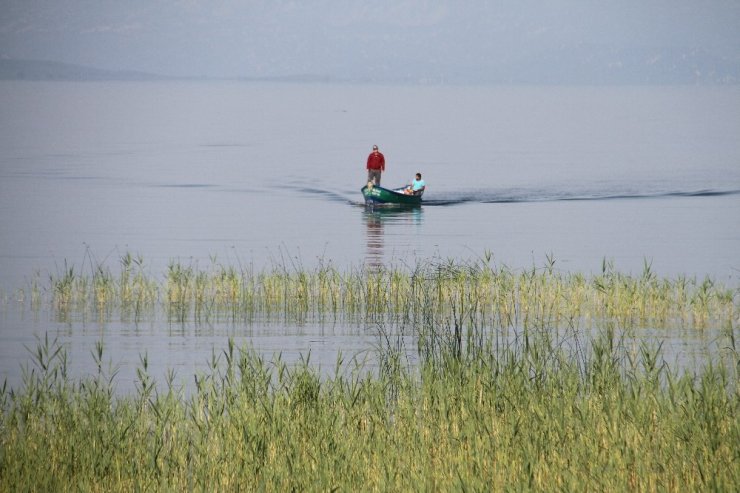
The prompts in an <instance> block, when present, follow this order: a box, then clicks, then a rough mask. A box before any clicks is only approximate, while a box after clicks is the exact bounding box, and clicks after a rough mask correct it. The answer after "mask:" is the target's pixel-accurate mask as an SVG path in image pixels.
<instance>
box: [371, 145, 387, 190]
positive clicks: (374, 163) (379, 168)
mask: <svg viewBox="0 0 740 493" xmlns="http://www.w3.org/2000/svg"><path fill="white" fill-rule="evenodd" d="M383 171H385V156H383V154H381V153H380V151H379V150H378V146H376V145H374V146H373V152H371V153H370V155H369V156H368V157H367V181H369V182H370V181H371V182H373V184H375V185H380V174H381V173H382V172H383Z"/></svg>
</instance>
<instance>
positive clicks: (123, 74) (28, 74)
mask: <svg viewBox="0 0 740 493" xmlns="http://www.w3.org/2000/svg"><path fill="white" fill-rule="evenodd" d="M166 78H167V77H163V76H160V75H155V74H150V73H146V72H137V71H132V70H103V69H98V68H93V67H86V66H82V65H75V64H71V63H61V62H52V61H44V60H15V59H8V58H3V59H0V80H60V81H83V80H88V81H95V80H158V79H166Z"/></svg>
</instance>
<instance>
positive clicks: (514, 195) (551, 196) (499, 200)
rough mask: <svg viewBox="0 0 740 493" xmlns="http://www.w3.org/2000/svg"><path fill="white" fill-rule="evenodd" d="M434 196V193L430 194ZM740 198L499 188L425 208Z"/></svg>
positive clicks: (433, 201) (441, 197) (707, 192)
mask: <svg viewBox="0 0 740 493" xmlns="http://www.w3.org/2000/svg"><path fill="white" fill-rule="evenodd" d="M429 195H430V196H431V195H432V194H429ZM725 195H740V189H727V190H718V189H701V190H658V191H644V190H619V191H617V190H580V191H576V190H553V189H549V190H547V189H524V188H516V189H498V190H484V191H481V190H475V191H467V192H442V193H436V194H434V195H433V197H430V198H429V199H428V200H427V199H426V198H425V199H424V205H427V206H428V205H435V206H448V205H457V204H465V203H483V204H508V203H528V202H561V201H602V200H635V199H661V198H676V197H719V196H725Z"/></svg>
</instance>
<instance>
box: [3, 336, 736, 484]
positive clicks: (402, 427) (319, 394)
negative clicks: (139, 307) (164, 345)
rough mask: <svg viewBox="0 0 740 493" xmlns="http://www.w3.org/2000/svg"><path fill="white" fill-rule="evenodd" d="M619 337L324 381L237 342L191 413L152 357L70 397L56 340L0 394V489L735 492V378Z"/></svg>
mask: <svg viewBox="0 0 740 493" xmlns="http://www.w3.org/2000/svg"><path fill="white" fill-rule="evenodd" d="M610 337H613V336H612V335H609V334H603V336H602V337H599V338H594V339H593V340H591V341H589V342H588V343H589V344H590V345H591V351H589V352H588V354H589V356H586V357H585V358H584V359H582V360H580V361H579V356H577V355H575V354H573V353H570V354H569V353H567V352H564V351H563V348H562V347H559V346H558V345H557V344H556V343H554V341H553V340H552V338H550V337H547V335H546V333H544V332H535V333H533V334H532V335H531V337H530V338H529V339H528V341H527V342H526V344H525V343H524V341H520V343H519V344H516V345H509V346H506V347H503V348H498V349H494V348H493V347H492V346H488V347H484V348H476V350H466V351H464V352H463V353H462V354H457V353H452V352H449V351H444V350H443V351H442V354H441V355H440V356H441V357H440V358H434V359H429V360H424V361H422V362H421V363H420V364H419V365H418V366H415V367H413V368H411V367H407V366H404V365H403V364H401V360H400V359H399V358H398V354H397V353H396V352H394V350H393V348H392V347H386V348H384V349H382V350H381V355H380V356H381V358H380V360H381V362H382V364H381V365H380V366H379V368H378V370H377V371H371V372H368V371H364V368H363V366H362V364H360V363H358V362H356V361H348V362H343V361H341V360H340V361H337V366H336V371H335V373H334V375H333V376H329V377H321V376H319V374H318V372H317V370H316V369H315V368H313V367H311V366H310V365H309V364H308V362H304V364H299V365H295V366H288V365H286V364H285V363H283V362H282V361H280V359H279V358H276V359H273V360H266V359H264V358H262V357H261V356H259V355H257V354H256V353H255V352H254V351H252V350H250V349H249V348H241V349H237V348H235V347H234V345H233V343H232V342H231V341H230V343H229V345H228V347H227V348H225V349H224V351H223V358H222V364H219V365H214V367H213V368H211V370H210V371H208V372H205V373H202V374H200V375H198V376H196V386H197V391H196V392H195V393H193V394H192V395H191V396H189V397H185V396H184V395H183V393H182V390H181V389H178V388H175V387H173V386H172V385H171V382H166V385H165V386H164V387H159V386H158V385H157V384H156V383H155V382H153V381H152V379H151V378H150V377H149V376H148V373H147V362H146V359H143V360H142V364H141V367H140V368H139V370H138V382H137V386H138V391H137V393H136V394H135V395H130V396H126V397H120V396H116V395H115V392H114V390H113V387H114V381H115V376H114V375H110V374H108V373H107V372H106V371H105V369H104V367H103V366H102V365H100V362H101V361H102V359H103V358H102V353H103V349H102V347H100V348H99V353H98V355H97V356H96V361H97V363H98V368H99V373H98V374H97V375H96V376H92V377H89V378H86V379H83V380H77V381H72V380H71V379H69V378H67V377H66V371H65V366H66V357H65V355H64V350H63V348H61V347H60V346H57V345H56V344H55V343H54V342H49V341H48V340H47V341H45V342H43V343H41V344H40V345H39V348H38V351H37V353H36V354H37V356H36V359H35V363H36V366H35V368H34V371H32V372H30V373H29V374H27V375H26V378H25V381H24V386H23V388H22V389H20V390H17V391H8V390H7V389H3V391H2V392H0V403H2V410H3V412H2V415H1V417H0V430H1V433H0V490H31V491H66V490H70V489H76V490H84V491H102V490H105V491H131V490H139V489H155V490H177V491H182V490H192V489H195V490H210V491H213V490H218V491H222V490H237V489H238V490H249V491H251V490H268V491H285V490H302V491H326V490H344V491H346V490H352V491H354V490H362V491H374V490H393V491H398V490H406V491H408V490H418V489H426V490H445V491H447V490H476V491H479V490H493V491H499V490H504V489H516V490H543V491H563V490H566V491H583V490H597V491H627V490H629V491H634V490H637V491H658V490H660V491H706V490H713V491H731V490H733V489H734V487H735V486H736V485H737V484H738V481H740V469H739V468H738V467H737V465H738V453H739V451H738V445H737V444H738V443H740V427H739V425H738V419H737V412H738V405H739V404H740V396H739V394H738V388H737V377H736V375H735V374H732V373H730V372H728V371H727V370H726V369H725V367H724V366H723V365H714V364H712V363H709V364H708V365H707V366H706V367H704V368H703V369H702V370H701V372H700V374H693V375H691V374H685V373H684V374H682V375H678V374H676V373H673V372H671V371H670V370H669V369H668V368H667V367H666V366H665V365H660V364H657V362H659V361H660V358H659V350H658V349H650V348H649V347H647V346H646V347H643V348H642V350H641V353H640V355H639V357H638V358H636V359H633V358H632V357H630V356H629V355H628V354H626V353H625V352H624V351H623V349H622V348H620V346H619V345H618V344H615V341H614V340H612V339H611V338H610ZM584 342H585V341H584ZM732 357H733V358H734V363H735V365H737V364H738V362H740V360H738V356H737V351H736V349H735V348H733V356H732Z"/></svg>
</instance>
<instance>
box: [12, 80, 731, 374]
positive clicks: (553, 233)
mask: <svg viewBox="0 0 740 493" xmlns="http://www.w3.org/2000/svg"><path fill="white" fill-rule="evenodd" d="M739 135H740V87H722V88H707V87H704V88H697V87H680V88H536V87H532V88H500V87H494V88H483V87H480V88H478V87H421V88H419V87H382V86H381V87H364V86H326V85H290V84H286V85H257V84H246V83H244V84H243V83H228V82H223V83H199V82H151V83H108V82H106V83H55V82H52V83H31V82H0V291H1V292H2V293H4V294H3V295H2V296H3V297H4V298H5V299H6V300H7V299H9V298H11V297H12V293H13V291H14V290H15V289H16V288H19V287H25V286H27V284H28V282H29V280H30V279H31V278H32V277H33V276H34V275H35V273H37V272H38V273H39V275H40V276H41V278H42V279H45V278H46V277H47V276H48V274H49V273H57V272H60V271H61V269H62V268H63V266H64V263H65V261H66V262H67V263H68V264H72V265H75V266H76V267H77V269H78V270H83V271H84V270H85V269H88V270H89V269H90V264H91V262H92V263H105V264H107V265H110V266H112V267H115V266H116V265H117V263H118V259H119V258H120V256H121V255H123V254H125V253H126V252H131V253H134V254H141V255H142V256H143V257H144V259H145V261H146V265H147V269H148V271H149V272H151V273H152V274H153V275H157V276H159V275H160V274H161V275H163V274H164V271H165V268H166V266H167V264H168V262H169V261H170V260H173V259H174V260H179V261H180V262H183V263H193V264H198V265H203V266H208V265H210V264H211V262H212V258H214V257H215V258H216V259H217V261H219V262H222V263H226V264H241V265H246V264H253V265H254V266H255V267H256V268H257V269H259V268H261V267H269V266H270V265H273V264H280V265H283V264H288V265H296V266H304V267H311V266H313V265H316V263H317V262H319V261H321V262H328V261H331V262H332V263H334V264H335V265H337V266H339V267H347V268H356V267H360V266H363V265H367V266H372V265H377V264H381V263H383V264H394V265H405V264H410V265H413V264H414V263H415V261H416V260H417V259H428V258H432V257H441V258H448V257H449V258H457V259H474V258H477V257H480V256H482V255H483V254H484V253H485V252H487V251H490V252H493V254H494V258H495V260H496V262H498V263H501V264H506V265H508V266H509V267H511V268H515V269H518V268H528V267H531V266H532V265H533V264H534V265H542V264H544V262H545V257H546V255H549V254H551V255H553V256H554V257H555V259H556V268H559V269H562V270H566V271H581V272H584V273H589V272H595V271H599V270H600V269H601V262H602V259H603V258H606V259H609V260H612V261H614V264H615V265H616V267H617V268H618V269H619V270H621V271H624V272H632V273H639V272H641V271H642V269H643V265H644V263H645V262H646V261H647V262H652V268H653V270H654V271H655V272H657V273H658V274H661V275H667V276H675V275H679V274H687V275H690V276H693V275H696V276H701V277H703V276H704V275H710V276H712V277H714V278H716V279H718V280H721V281H722V282H725V283H728V284H730V285H731V286H736V285H738V284H739V283H738V275H740V138H738V136H739ZM373 144H378V145H379V146H380V148H381V151H382V152H384V153H385V156H386V160H387V163H388V169H387V172H386V173H385V174H384V176H383V184H384V185H401V184H404V183H407V182H409V181H410V180H411V178H412V177H413V174H414V173H415V172H417V171H420V172H422V173H423V174H424V178H425V180H426V182H427V185H428V186H427V192H426V193H425V205H424V206H423V207H422V208H421V209H418V210H414V211H411V212H404V213H399V212H382V211H368V210H366V209H365V207H364V206H363V205H362V203H361V195H360V192H359V189H360V187H361V186H362V185H363V182H364V179H365V171H364V162H365V159H366V156H367V154H368V153H369V152H370V149H371V147H372V145H373ZM10 306H12V303H10V304H7V303H6V306H5V308H3V309H2V315H0V348H1V349H0V379H1V378H3V377H4V376H8V377H9V378H10V380H11V381H13V380H16V379H17V377H18V375H19V368H20V366H21V364H23V363H24V362H25V361H27V359H28V358H27V356H26V352H25V350H24V349H23V346H24V345H28V346H34V345H35V342H34V335H35V334H41V335H43V334H44V333H46V332H49V333H51V334H55V335H56V334H58V335H59V337H60V339H61V340H62V341H63V342H64V343H66V344H68V345H69V348H70V352H71V353H72V356H73V360H74V361H77V360H82V361H80V363H79V364H80V365H83V363H89V358H88V356H87V355H88V354H89V350H90V348H91V347H92V345H93V344H94V342H95V341H97V340H100V339H101V337H102V338H103V339H104V340H105V342H106V344H107V347H108V349H109V353H108V355H109V356H110V357H111V358H112V359H113V361H114V362H116V363H121V364H122V366H123V367H124V369H125V368H128V367H130V366H131V365H135V364H137V363H138V355H139V354H140V353H141V352H143V351H144V350H147V349H148V350H149V351H150V353H151V352H156V354H157V360H158V361H157V364H158V365H160V366H161V367H163V366H171V367H175V368H177V369H178V371H179V372H180V373H181V374H184V375H191V374H192V372H193V368H197V367H200V366H201V365H202V363H204V362H205V359H206V358H207V356H208V355H209V354H210V352H211V350H212V348H214V347H215V348H216V349H217V350H220V349H221V348H223V347H224V346H225V338H226V337H228V336H229V335H233V336H236V337H237V338H238V340H239V341H240V342H244V341H251V342H253V343H254V344H255V345H256V346H258V347H259V348H262V349H264V350H265V351H267V352H273V351H280V350H284V351H286V352H288V353H291V354H298V353H300V352H302V351H304V352H305V351H307V350H308V349H309V348H310V349H311V350H312V354H314V358H318V359H319V360H320V361H322V362H324V363H326V365H327V366H331V365H332V364H333V361H334V356H335V354H336V352H337V351H338V350H342V351H344V352H345V353H355V352H361V351H363V350H365V349H367V348H368V347H369V345H371V344H372V335H369V334H367V333H365V332H362V331H358V330H357V329H352V328H346V327H325V326H308V327H285V326H283V325H280V326H274V325H270V324H265V325H264V326H260V327H239V326H236V327H234V326H217V327H210V328H207V329H204V328H202V327H174V328H173V327H171V326H168V324H167V323H166V322H158V321H156V320H153V321H152V322H151V323H150V324H148V325H147V326H146V327H130V326H127V325H125V324H120V323H119V324H115V323H108V324H104V325H101V324H96V323H90V322H87V323H85V322H82V321H80V322H76V323H73V324H64V325H62V324H57V323H55V322H53V321H52V320H53V318H52V317H50V316H49V317H45V316H43V315H41V316H35V317H34V316H31V315H29V314H27V313H26V314H23V313H17V311H16V310H15V309H12V308H10ZM708 343H709V342H708V341H704V340H703V338H699V339H698V342H697V341H688V342H687V341H686V339H685V338H684V339H681V341H680V342H678V343H677V344H679V346H687V347H690V348H698V349H699V350H702V348H704V347H706V344H708ZM679 351H682V349H679ZM150 360H154V358H153V357H150ZM80 368H84V365H83V366H81V367H80ZM123 373H125V371H124V372H123Z"/></svg>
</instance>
